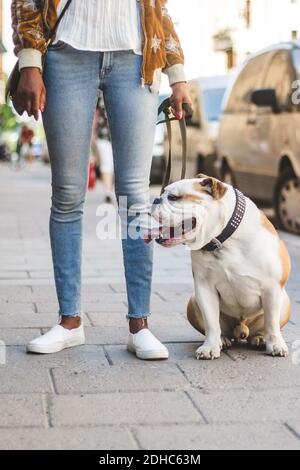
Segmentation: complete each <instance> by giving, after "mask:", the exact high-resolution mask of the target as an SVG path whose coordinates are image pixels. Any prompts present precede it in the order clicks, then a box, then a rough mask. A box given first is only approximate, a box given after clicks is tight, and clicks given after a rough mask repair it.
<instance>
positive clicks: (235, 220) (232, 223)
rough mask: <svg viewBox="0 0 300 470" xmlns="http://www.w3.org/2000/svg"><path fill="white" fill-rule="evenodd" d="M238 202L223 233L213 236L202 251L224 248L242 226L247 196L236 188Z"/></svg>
mask: <svg viewBox="0 0 300 470" xmlns="http://www.w3.org/2000/svg"><path fill="white" fill-rule="evenodd" d="M234 192H235V197H236V204H235V208H234V211H233V214H232V216H231V218H230V220H229V222H228V224H227V225H226V227H225V228H224V230H223V231H222V233H221V234H220V235H219V236H218V237H216V238H213V239H212V240H211V241H210V242H209V243H208V244H207V245H205V246H204V247H203V248H201V251H208V252H215V251H218V250H221V249H222V248H223V244H224V243H225V242H226V241H227V240H228V239H229V238H230V237H231V236H232V235H233V234H234V232H235V231H236V230H237V229H238V227H239V226H240V224H241V222H242V220H243V218H244V215H245V212H246V198H245V196H244V194H243V193H241V192H240V191H239V190H238V189H234Z"/></svg>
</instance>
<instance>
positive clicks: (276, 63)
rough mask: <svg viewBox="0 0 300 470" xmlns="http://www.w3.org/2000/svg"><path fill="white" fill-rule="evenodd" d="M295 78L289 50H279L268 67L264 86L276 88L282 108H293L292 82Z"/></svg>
mask: <svg viewBox="0 0 300 470" xmlns="http://www.w3.org/2000/svg"><path fill="white" fill-rule="evenodd" d="M294 80H295V76H294V73H293V67H292V62H291V57H290V54H289V52H287V51H280V52H278V53H277V54H276V55H275V57H274V58H273V60H272V62H271V64H270V66H269V67H268V69H267V72H266V75H265V79H264V82H263V88H273V89H274V90H276V95H277V99H278V104H279V107H280V109H281V110H288V109H291V105H292V99H291V96H292V91H293V89H292V83H293V81H294Z"/></svg>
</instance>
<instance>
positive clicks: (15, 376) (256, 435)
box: [0, 163, 300, 450]
mask: <svg viewBox="0 0 300 470" xmlns="http://www.w3.org/2000/svg"><path fill="white" fill-rule="evenodd" d="M99 201H100V194H99V192H98V191H95V192H90V193H89V194H88V196H87V203H86V212H85V239H84V240H85V241H84V256H83V260H84V269H83V286H84V289H83V290H84V299H83V300H84V302H83V312H84V313H83V321H84V324H85V330H86V336H87V344H86V345H85V346H82V347H78V348H75V349H73V350H65V351H63V352H61V353H59V354H55V355H48V356H40V355H29V354H26V351H25V345H26V343H27V342H28V341H29V340H31V339H33V338H34V337H36V336H38V335H39V334H40V333H41V332H45V331H46V330H47V328H48V327H51V326H53V325H54V324H55V322H56V321H57V308H58V307H57V302H56V296H55V290H54V285H53V276H52V263H51V254H50V245H49V239H48V217H49V207H50V170H49V168H48V167H47V166H44V165H42V164H40V163H35V164H32V165H27V166H26V167H25V168H23V169H22V170H20V171H17V170H14V169H13V168H12V167H10V166H8V165H4V164H2V165H1V166H0V398H1V399H0V449H130V450H132V449H145V450H146V449H153V450H154V449H181V450H187V449H279V448H280V449H300V365H299V364H300V316H299V309H300V290H299V282H300V238H299V237H297V236H293V235H290V234H286V233H283V234H282V238H283V239H284V240H285V241H286V242H287V245H288V249H289V252H290V254H291V257H292V263H293V271H292V277H291V279H290V282H289V285H288V292H289V294H290V296H291V298H292V318H291V322H290V323H289V325H288V326H287V327H286V328H285V330H284V333H283V334H284V337H285V339H286V340H287V342H288V345H289V348H290V356H289V358H287V359H279V358H276V359H273V358H271V357H268V356H266V355H265V353H264V352H261V351H255V350H251V349H249V347H248V346H246V345H244V344H241V345H239V346H234V347H233V348H232V349H231V350H230V351H228V352H226V353H222V357H221V359H219V360H216V361H213V362H198V361H196V360H195V356H194V352H195V349H196V348H197V347H198V346H199V343H200V342H201V341H203V337H201V336H200V335H199V334H198V333H197V332H196V331H194V330H193V329H192V327H191V326H190V324H189V323H188V321H187V320H186V304H187V301H188V299H189V296H190V295H191V293H192V291H193V282H192V274H191V269H190V259H189V254H188V252H187V250H186V249H185V248H184V247H179V248H176V249H173V250H166V249H164V248H161V247H159V246H156V247H155V271H154V283H153V296H152V314H153V316H152V317H151V319H150V326H151V329H152V330H153V332H154V333H155V334H156V335H157V336H158V337H159V338H160V339H161V340H162V341H163V342H164V343H166V344H167V346H168V348H169V350H170V359H169V360H168V361H166V362H146V363H145V362H141V361H139V360H137V359H136V358H135V357H134V356H133V355H131V354H130V353H128V352H127V351H126V350H125V347H124V344H125V342H126V337H127V324H126V318H125V315H126V313H127V312H126V295H125V284H124V278H123V266H122V255H121V247H120V242H119V241H118V240H104V241H100V240H99V239H97V237H96V226H97V223H98V222H99V220H98V218H97V216H96V210H97V207H98V206H99ZM2 342H3V345H2ZM1 351H2V352H1ZM1 362H2V363H3V364H1Z"/></svg>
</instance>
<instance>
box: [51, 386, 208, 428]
mask: <svg viewBox="0 0 300 470" xmlns="http://www.w3.org/2000/svg"><path fill="white" fill-rule="evenodd" d="M74 410H76V413H74ZM50 415H51V421H52V423H53V425H54V426H58V427H60V426H93V425H94V426H97V425H105V424H117V425H121V424H144V423H147V424H158V423H178V424H181V423H186V422H189V423H202V422H203V420H202V418H201V415H200V414H199V413H198V411H197V410H196V409H195V407H194V406H193V404H192V403H191V401H190V400H189V399H188V397H187V396H186V395H185V394H184V393H182V392H160V393H157V392H142V393H134V392H133V393H102V394H98V395H81V396H78V395H56V396H54V397H52V405H51V406H50Z"/></svg>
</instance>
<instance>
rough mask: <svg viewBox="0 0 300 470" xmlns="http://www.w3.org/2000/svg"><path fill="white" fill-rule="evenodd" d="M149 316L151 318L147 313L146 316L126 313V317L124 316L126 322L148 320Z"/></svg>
mask: <svg viewBox="0 0 300 470" xmlns="http://www.w3.org/2000/svg"><path fill="white" fill-rule="evenodd" d="M150 316H151V313H147V314H146V315H137V314H131V313H128V315H126V318H127V320H131V319H136V320H138V319H139V318H149V317H150Z"/></svg>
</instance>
